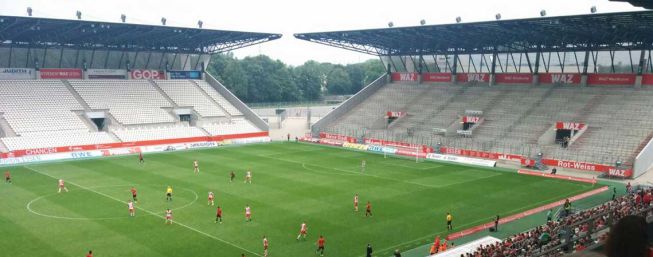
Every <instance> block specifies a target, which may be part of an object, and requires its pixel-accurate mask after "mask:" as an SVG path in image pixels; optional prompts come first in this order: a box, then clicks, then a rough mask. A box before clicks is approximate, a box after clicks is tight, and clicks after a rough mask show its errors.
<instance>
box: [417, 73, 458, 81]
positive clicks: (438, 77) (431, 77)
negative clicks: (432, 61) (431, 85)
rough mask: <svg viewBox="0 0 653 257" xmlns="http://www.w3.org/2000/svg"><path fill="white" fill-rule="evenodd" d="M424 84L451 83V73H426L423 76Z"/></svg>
mask: <svg viewBox="0 0 653 257" xmlns="http://www.w3.org/2000/svg"><path fill="white" fill-rule="evenodd" d="M422 81H424V82H451V73H424V74H422Z"/></svg>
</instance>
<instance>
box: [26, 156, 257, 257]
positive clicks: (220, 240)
mask: <svg viewBox="0 0 653 257" xmlns="http://www.w3.org/2000/svg"><path fill="white" fill-rule="evenodd" d="M24 167H25V168H27V169H29V170H31V171H34V172H36V173H38V174H41V175H44V176H47V177H50V178H53V179H55V180H58V179H59V178H56V177H54V176H52V175H50V174H47V173H43V172H41V171H39V170H37V169H35V168H32V167H30V166H24ZM67 182H68V183H69V184H71V185H73V186H76V187H79V188H82V189H84V190H87V191H90V192H93V193H96V194H98V195H101V196H104V197H106V198H109V199H112V200H114V201H118V202H120V203H124V204H127V202H123V201H122V200H120V199H118V198H115V197H113V196H110V195H107V194H105V193H102V192H99V191H95V190H93V189H91V188H88V187H85V186H82V185H80V184H76V183H74V182H71V181H67ZM136 209H139V210H141V211H144V212H146V213H148V214H150V215H152V216H155V217H159V218H161V219H163V220H165V217H164V216H163V215H160V214H157V213H155V212H152V211H149V210H147V209H144V208H142V207H138V206H136ZM172 224H177V225H179V226H181V227H183V228H186V229H188V230H191V231H194V232H196V233H199V234H201V235H204V236H206V237H209V238H211V239H214V240H216V241H219V242H222V243H224V244H227V245H230V246H232V247H235V248H237V249H239V250H243V251H246V252H248V253H250V254H253V255H255V256H259V257H262V255H260V254H258V253H255V252H253V251H250V250H248V249H245V248H243V247H241V246H239V245H236V244H234V243H231V242H228V241H225V240H224V239H222V238H219V237H216V236H214V235H211V234H209V233H206V232H204V231H201V230H198V229H196V228H193V227H191V226H188V225H186V224H183V223H179V222H177V221H173V222H172Z"/></svg>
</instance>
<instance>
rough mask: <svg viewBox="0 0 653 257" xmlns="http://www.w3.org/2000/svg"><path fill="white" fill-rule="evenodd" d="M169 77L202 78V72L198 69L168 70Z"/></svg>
mask: <svg viewBox="0 0 653 257" xmlns="http://www.w3.org/2000/svg"><path fill="white" fill-rule="evenodd" d="M168 74H170V79H202V72H201V71H198V70H181V71H168Z"/></svg>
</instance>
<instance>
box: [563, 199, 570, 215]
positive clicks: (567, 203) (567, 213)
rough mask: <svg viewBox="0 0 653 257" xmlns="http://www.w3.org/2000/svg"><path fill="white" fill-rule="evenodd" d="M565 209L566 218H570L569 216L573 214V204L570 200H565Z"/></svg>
mask: <svg viewBox="0 0 653 257" xmlns="http://www.w3.org/2000/svg"><path fill="white" fill-rule="evenodd" d="M563 208H564V209H565V217H566V216H569V214H571V202H569V199H565V204H564V205H563Z"/></svg>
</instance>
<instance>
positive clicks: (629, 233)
mask: <svg viewBox="0 0 653 257" xmlns="http://www.w3.org/2000/svg"><path fill="white" fill-rule="evenodd" d="M647 227H648V226H647V224H646V219H645V218H644V217H641V216H634V215H630V216H626V217H624V218H622V219H621V220H619V222H617V224H616V225H614V226H613V227H612V228H611V229H610V234H609V235H608V241H607V242H606V244H605V250H606V255H607V256H608V257H647V256H649V245H648V233H647V231H646V229H647Z"/></svg>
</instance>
